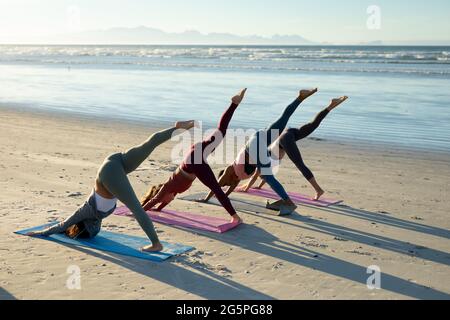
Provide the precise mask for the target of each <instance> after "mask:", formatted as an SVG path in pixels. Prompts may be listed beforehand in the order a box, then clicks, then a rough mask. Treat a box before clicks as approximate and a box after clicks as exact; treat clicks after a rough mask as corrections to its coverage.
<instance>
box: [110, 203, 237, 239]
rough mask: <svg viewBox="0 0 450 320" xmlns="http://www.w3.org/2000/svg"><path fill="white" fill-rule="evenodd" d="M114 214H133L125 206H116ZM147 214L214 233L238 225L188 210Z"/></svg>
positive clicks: (172, 223)
mask: <svg viewBox="0 0 450 320" xmlns="http://www.w3.org/2000/svg"><path fill="white" fill-rule="evenodd" d="M114 214H115V215H116V216H128V217H129V216H133V214H132V213H131V212H130V210H129V209H128V208H127V207H120V208H117V209H116V211H115V212H114ZM147 214H148V215H149V217H150V218H151V219H152V220H153V221H156V222H159V223H162V224H166V225H171V226H179V227H185V228H191V229H198V230H204V231H210V232H216V233H224V232H227V231H229V230H231V229H234V228H236V227H237V226H238V224H236V223H230V222H229V220H226V219H223V218H215V217H208V216H202V215H198V214H193V213H189V212H177V211H172V210H163V211H162V212H155V211H147Z"/></svg>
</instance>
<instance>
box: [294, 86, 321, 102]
mask: <svg viewBox="0 0 450 320" xmlns="http://www.w3.org/2000/svg"><path fill="white" fill-rule="evenodd" d="M317 91H319V89H317V88H314V89H310V90H300V92H299V94H298V98H299V99H300V100H301V101H303V100H306V99H308V98H309V97H311V96H312V95H313V94H314V93H316V92H317Z"/></svg>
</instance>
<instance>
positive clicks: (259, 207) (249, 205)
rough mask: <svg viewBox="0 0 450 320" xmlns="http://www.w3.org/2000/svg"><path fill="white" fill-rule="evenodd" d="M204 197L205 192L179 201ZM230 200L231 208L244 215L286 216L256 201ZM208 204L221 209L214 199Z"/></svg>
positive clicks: (233, 198)
mask: <svg viewBox="0 0 450 320" xmlns="http://www.w3.org/2000/svg"><path fill="white" fill-rule="evenodd" d="M206 195H207V193H206V192H202V193H195V194H190V195H188V196H184V197H180V198H179V199H181V200H185V201H191V202H195V200H198V199H203V198H205V197H206ZM230 200H231V203H232V204H233V207H234V208H235V209H236V210H237V211H241V212H244V213H245V212H250V213H262V214H268V215H271V216H285V215H286V214H281V213H280V212H279V211H274V210H270V209H267V208H266V204H265V203H263V202H256V201H251V200H247V199H241V198H237V197H233V196H231V197H230ZM208 204H211V205H214V206H219V207H222V205H221V204H220V202H219V201H218V200H217V198H216V197H213V198H211V200H209V202H208ZM288 215H289V214H288Z"/></svg>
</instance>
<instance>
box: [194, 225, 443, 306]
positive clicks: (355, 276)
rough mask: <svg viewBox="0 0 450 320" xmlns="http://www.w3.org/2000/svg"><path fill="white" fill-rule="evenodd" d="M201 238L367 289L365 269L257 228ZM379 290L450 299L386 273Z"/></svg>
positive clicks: (248, 226) (411, 295)
mask: <svg viewBox="0 0 450 320" xmlns="http://www.w3.org/2000/svg"><path fill="white" fill-rule="evenodd" d="M235 232H240V233H242V234H245V235H246V236H245V239H244V238H243V237H237V236H236V235H233V234H234V233H235ZM200 234H201V235H203V236H205V237H207V238H210V239H214V240H217V241H221V242H224V243H227V244H229V245H233V246H237V247H241V248H243V249H245V250H249V251H253V252H255V253H258V254H261V255H265V256H269V257H273V258H275V259H279V260H283V261H286V262H290V263H293V264H297V265H301V266H304V267H307V268H310V269H314V270H318V271H322V272H326V273H328V274H330V275H333V276H337V277H341V278H344V279H347V280H351V281H354V282H357V283H360V284H361V285H362V286H364V288H366V283H367V278H368V274H367V267H368V266H366V267H362V266H360V265H357V264H354V263H351V262H347V261H344V260H341V259H337V258H334V257H332V256H328V255H326V254H323V253H321V252H316V251H312V250H310V249H308V248H305V247H301V246H298V245H295V244H292V243H288V242H284V241H282V240H279V239H278V238H276V237H274V236H273V235H272V234H270V233H268V232H266V231H265V230H263V229H261V228H259V227H256V226H252V225H243V226H242V228H240V229H239V230H234V231H232V232H230V233H227V234H222V235H215V234H212V233H206V232H202V233H200ZM382 289H384V290H387V291H391V292H394V293H397V294H401V295H404V296H407V297H411V298H416V299H450V295H449V294H447V293H445V292H441V291H438V290H435V289H432V288H428V287H425V286H421V285H418V284H415V283H412V282H409V281H407V280H404V279H401V278H399V277H396V276H393V275H390V274H387V273H383V274H382ZM368 292H369V291H368Z"/></svg>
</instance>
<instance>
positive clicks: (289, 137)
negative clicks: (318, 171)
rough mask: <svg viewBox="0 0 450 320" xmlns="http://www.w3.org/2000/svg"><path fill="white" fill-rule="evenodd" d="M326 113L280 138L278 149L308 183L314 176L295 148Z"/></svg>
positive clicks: (324, 111)
mask: <svg viewBox="0 0 450 320" xmlns="http://www.w3.org/2000/svg"><path fill="white" fill-rule="evenodd" d="M328 113H329V111H328V109H325V110H323V111H321V112H320V113H319V114H318V115H317V116H316V118H315V119H314V120H313V121H312V122H310V123H308V124H305V125H304V126H303V127H301V128H300V129H295V128H291V129H288V130H286V131H284V132H283V133H282V134H281V136H280V147H281V148H282V149H283V150H284V151H285V152H286V154H287V155H288V157H289V159H291V161H292V162H293V163H294V164H295V166H296V167H297V168H298V170H300V172H301V173H302V174H303V176H304V177H305V178H306V180H308V181H309V180H311V179H312V178H314V175H313V173H312V172H311V170H309V168H308V167H307V166H306V165H305V163H304V162H303V159H302V155H301V154H300V150H299V148H298V146H297V141H299V140H301V139H304V138H306V137H308V136H309V135H310V134H311V133H313V132H314V130H316V129H317V128H318V127H319V125H320V123H321V122H322V120H323V119H325V117H326V116H327V115H328Z"/></svg>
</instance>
